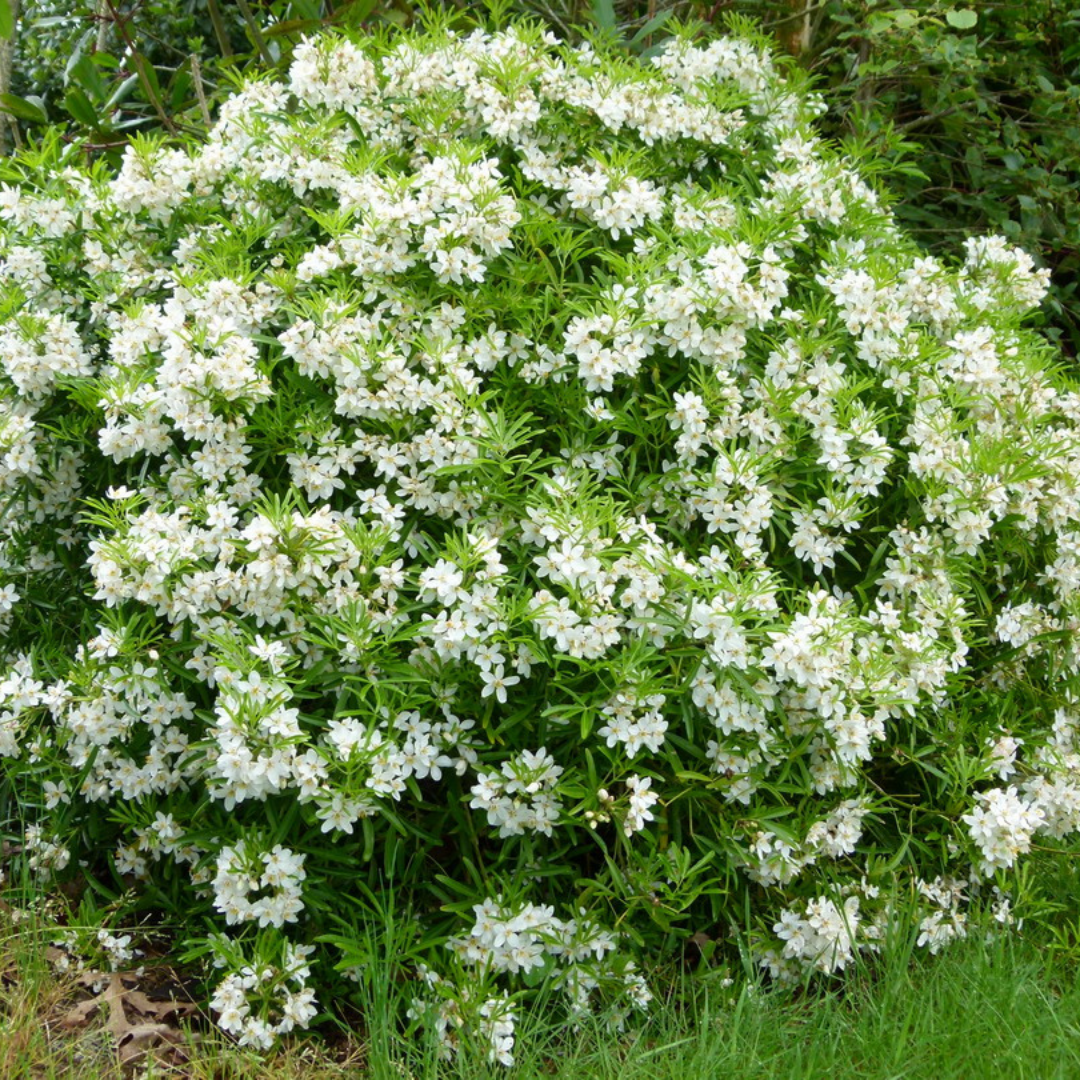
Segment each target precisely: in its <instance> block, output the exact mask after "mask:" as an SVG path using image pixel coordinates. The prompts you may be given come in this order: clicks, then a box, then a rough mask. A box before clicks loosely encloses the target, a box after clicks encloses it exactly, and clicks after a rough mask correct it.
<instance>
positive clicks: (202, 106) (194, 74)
mask: <svg viewBox="0 0 1080 1080" xmlns="http://www.w3.org/2000/svg"><path fill="white" fill-rule="evenodd" d="M191 81H192V82H193V83H194V84H195V96H196V97H197V98H198V99H199V111H200V112H201V113H202V117H203V121H204V122H205V123H206V126H207V127H210V124H211V122H212V121H211V120H210V108H209V106H208V105H207V104H206V93H205V91H204V90H203V81H202V64H200V63H199V58H198V57H197V56H196V55H195V54H194V53H192V54H191Z"/></svg>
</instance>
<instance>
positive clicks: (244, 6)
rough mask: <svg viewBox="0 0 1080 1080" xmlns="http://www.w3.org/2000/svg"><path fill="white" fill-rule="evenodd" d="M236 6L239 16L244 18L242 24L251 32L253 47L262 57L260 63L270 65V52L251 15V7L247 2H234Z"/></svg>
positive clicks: (271, 62) (243, 0)
mask: <svg viewBox="0 0 1080 1080" xmlns="http://www.w3.org/2000/svg"><path fill="white" fill-rule="evenodd" d="M236 6H237V7H238V8H239V9H240V14H241V15H243V16H244V22H246V23H247V27H248V30H250V31H251V36H252V38H253V39H254V41H255V47H256V48H257V49H258V50H259V56H261V57H262V62H263V63H264V64H266V65H267V66H270V65H272V64H273V62H274V61H273V59H272V57H271V56H270V50H269V49H267V47H266V40H265V38H263V36H262V31H261V30H260V29H259V24H258V23H257V22H256V21H255V16H254V15H252V13H251V6H250V5H249V4H248V2H247V0H236Z"/></svg>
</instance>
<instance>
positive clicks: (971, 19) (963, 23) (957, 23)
mask: <svg viewBox="0 0 1080 1080" xmlns="http://www.w3.org/2000/svg"><path fill="white" fill-rule="evenodd" d="M945 21H946V22H947V23H948V24H949V25H950V26H952V27H954V28H955V29H957V30H970V29H971V28H972V27H973V26H974V25H975V23H976V22H977V21H978V16H977V15H976V14H975V12H974V11H971V10H970V9H968V8H960V9H959V10H956V11H948V12H946V13H945Z"/></svg>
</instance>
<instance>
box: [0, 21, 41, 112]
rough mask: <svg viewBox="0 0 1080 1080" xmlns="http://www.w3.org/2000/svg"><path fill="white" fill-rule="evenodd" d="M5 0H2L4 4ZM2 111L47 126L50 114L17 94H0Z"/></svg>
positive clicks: (0, 108)
mask: <svg viewBox="0 0 1080 1080" xmlns="http://www.w3.org/2000/svg"><path fill="white" fill-rule="evenodd" d="M3 2H4V0H0V3H3ZM0 110H2V111H3V112H6V113H10V114H11V115H12V116H17V117H18V118H19V119H20V120H26V121H28V122H29V123H31V124H47V123H48V122H49V116H48V113H46V112H45V109H44V108H43V107H42V106H41V105H38V104H35V102H34V101H32V100H31V99H29V98H21V97H18V96H16V95H15V94H0Z"/></svg>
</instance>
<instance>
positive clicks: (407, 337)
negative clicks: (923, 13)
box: [0, 24, 1080, 1062]
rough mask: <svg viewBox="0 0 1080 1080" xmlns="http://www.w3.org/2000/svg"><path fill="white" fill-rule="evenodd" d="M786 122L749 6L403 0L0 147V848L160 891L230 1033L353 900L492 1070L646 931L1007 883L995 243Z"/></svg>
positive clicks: (1007, 457)
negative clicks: (171, 127)
mask: <svg viewBox="0 0 1080 1080" xmlns="http://www.w3.org/2000/svg"><path fill="white" fill-rule="evenodd" d="M819 111H820V103H819V102H818V101H817V100H816V99H815V98H814V97H813V96H812V95H810V94H808V93H807V92H806V91H805V89H804V88H803V87H802V86H801V85H799V83H798V81H797V80H796V79H795V77H794V76H792V75H790V74H788V75H785V73H784V71H783V70H782V69H781V68H779V67H778V66H777V62H776V61H774V60H773V59H771V58H770V56H769V54H768V52H767V50H766V49H765V48H764V47H763V46H762V44H761V43H760V42H759V41H757V40H755V39H754V38H753V37H752V35H748V33H747V31H746V30H745V28H742V29H741V32H740V34H739V35H737V36H733V37H726V38H721V39H718V40H713V41H710V42H706V43H700V42H695V41H694V40H693V39H692V37H691V35H690V34H689V33H688V32H682V33H680V34H679V35H678V36H676V37H675V38H674V39H673V40H672V41H670V42H669V43H668V44H667V46H666V48H665V49H664V50H663V51H662V52H661V53H660V54H659V55H657V56H655V57H654V58H653V59H652V60H650V61H638V60H631V59H628V58H627V57H625V56H623V55H620V54H618V53H616V52H612V51H606V50H605V49H604V48H602V47H600V46H596V47H594V46H590V45H584V46H581V47H573V48H571V47H568V46H565V45H561V44H560V43H559V42H558V41H556V40H555V39H554V38H552V37H551V36H550V35H548V34H546V33H544V32H543V31H542V30H541V29H540V28H538V27H535V26H532V25H528V24H522V25H518V26H516V27H514V28H512V29H510V30H503V31H499V32H493V33H486V32H481V31H477V32H475V33H470V34H468V35H462V34H453V33H451V32H449V31H447V30H446V29H445V28H442V27H439V26H432V27H430V28H429V29H428V30H426V31H425V32H423V33H419V32H417V33H410V34H407V35H406V34H395V35H390V36H387V37H386V38H385V39H382V38H380V39H374V40H363V41H361V40H351V39H349V38H346V37H335V36H324V37H319V38H317V39H313V40H310V41H308V42H307V43H306V44H304V45H303V46H302V47H301V48H299V49H297V51H296V55H295V59H294V62H293V64H292V67H291V70H290V73H289V76H288V81H287V82H280V81H273V80H271V79H256V80H255V81H251V82H248V83H247V84H246V85H245V86H244V87H243V88H242V89H240V90H239V91H238V92H237V93H236V94H235V96H233V97H232V98H231V99H230V100H229V101H227V102H226V104H225V105H224V107H223V108H222V111H221V116H220V118H219V120H218V122H217V124H216V126H215V127H214V128H213V130H212V131H211V132H210V133H209V134H208V135H207V136H206V137H205V138H204V139H202V140H201V141H199V142H197V143H194V144H192V145H184V146H175V145H165V144H163V143H161V142H159V141H152V140H141V141H137V142H136V143H135V144H134V145H133V146H132V147H131V149H130V150H129V151H128V153H127V154H126V157H125V160H124V164H123V167H122V169H121V170H120V171H119V173H118V174H117V175H115V176H113V175H110V174H109V173H108V172H107V170H106V169H105V168H104V167H102V166H98V167H94V168H89V169H87V168H85V167H83V166H82V165H81V164H78V163H77V162H76V161H75V160H74V159H73V158H72V157H71V153H70V152H69V151H68V150H67V149H65V148H64V147H63V145H62V144H61V143H60V141H59V140H53V141H48V140H47V141H46V142H45V143H44V144H43V145H42V146H41V147H40V148H38V149H37V150H35V151H32V152H30V153H27V154H26V155H24V156H23V157H22V158H20V159H17V160H15V161H13V162H11V163H9V164H8V165H6V166H4V168H5V169H6V176H7V181H6V182H5V183H4V184H3V186H2V188H0V221H2V225H3V229H2V245H3V246H2V260H3V262H2V267H3V298H2V303H3V311H4V321H3V325H2V328H0V369H2V398H0V453H2V459H0V461H2V466H0V489H2V491H3V498H4V507H5V513H4V516H3V520H2V528H3V541H4V542H3V548H2V581H3V586H2V589H0V609H2V610H3V620H4V624H3V631H4V634H5V639H4V640H5V642H6V643H7V649H8V656H7V661H6V665H7V666H6V673H5V674H4V676H3V679H2V682H0V697H2V710H3V711H2V712H0V755H2V756H3V757H2V760H3V761H4V765H5V768H6V770H7V776H8V778H9V783H10V784H11V785H12V786H13V789H14V790H15V791H16V793H17V795H18V798H19V800H20V804H21V806H22V810H23V813H24V814H29V815H30V817H31V819H32V820H31V822H30V824H29V831H27V832H26V834H25V836H23V837H22V838H21V839H22V843H23V852H22V856H21V857H22V858H23V859H25V861H26V864H27V867H28V868H29V869H30V870H32V871H33V872H34V873H35V874H37V875H39V876H41V877H42V878H43V879H47V878H48V877H49V876H50V875H64V874H71V873H73V872H74V870H75V869H76V868H77V867H83V868H84V869H85V870H86V871H88V872H91V873H95V874H97V875H99V876H104V877H105V878H108V877H110V876H111V878H112V880H113V881H114V882H118V883H119V884H121V885H122V886H124V887H131V888H133V889H134V895H135V896H136V897H141V900H140V901H139V902H141V903H144V904H148V905H151V906H157V907H159V908H164V909H165V910H171V911H172V912H173V913H174V914H183V916H184V919H185V920H186V921H185V926H186V931H187V937H188V941H189V944H191V945H192V946H193V947H194V948H199V947H202V948H205V949H206V950H208V951H210V950H212V952H213V955H214V958H215V962H216V963H217V965H218V967H219V968H220V969H221V973H220V978H219V980H218V983H217V985H216V989H215V990H214V992H213V1002H212V1004H213V1007H214V1009H215V1010H217V1013H218V1016H219V1021H220V1023H221V1025H222V1026H223V1027H224V1028H225V1029H226V1030H227V1031H230V1032H233V1033H235V1034H236V1035H238V1036H239V1038H240V1040H241V1041H242V1042H244V1043H247V1044H250V1045H254V1046H259V1047H265V1046H267V1045H269V1044H270V1042H271V1041H272V1039H273V1038H274V1036H275V1035H276V1034H277V1033H280V1032H285V1031H289V1030H291V1029H292V1028H293V1027H294V1026H302V1025H304V1024H306V1023H308V1022H309V1021H310V1020H312V1019H313V1017H314V1015H315V1013H316V1009H317V1005H316V998H318V999H319V1000H321V1001H322V1003H323V1006H324V1007H325V1004H326V1001H327V1000H328V996H330V995H335V996H340V997H344V996H345V994H346V990H345V989H343V988H344V987H347V986H348V985H349V984H348V978H349V977H353V978H357V979H361V980H362V979H363V978H364V972H365V968H364V964H365V958H364V954H363V951H362V950H361V949H359V948H358V947H356V946H355V941H356V935H357V933H358V927H359V926H360V925H361V923H362V921H363V919H364V918H366V917H368V916H369V915H370V913H371V911H372V910H373V908H372V904H373V903H376V902H381V901H380V898H385V896H386V895H387V894H388V891H392V892H393V895H394V896H395V897H396V903H397V904H398V905H400V906H402V907H403V908H405V909H406V910H407V911H408V912H409V913H410V914H411V916H414V917H415V925H416V933H415V938H414V942H413V946H412V947H411V950H407V951H406V954H404V955H402V956H400V957H398V958H397V959H398V961H399V962H400V963H401V964H402V965H403V966H404V967H405V968H406V969H407V970H408V972H409V973H410V974H411V975H412V976H413V977H414V978H415V979H416V991H415V994H414V995H413V996H414V997H415V1003H414V1006H413V1010H412V1015H413V1016H414V1017H415V1018H416V1019H417V1021H423V1022H426V1023H429V1024H431V1025H433V1027H434V1028H435V1030H437V1032H438V1033H439V1036H440V1038H441V1039H442V1041H443V1044H444V1046H445V1048H446V1050H447V1052H452V1051H453V1050H454V1048H455V1047H457V1046H458V1045H459V1044H461V1042H462V1040H466V1039H474V1038H475V1039H479V1040H481V1041H482V1042H484V1043H485V1044H486V1045H487V1046H489V1047H490V1054H491V1056H492V1059H493V1060H499V1061H504V1062H508V1061H510V1059H511V1055H512V1049H513V1038H514V1036H513V1030H514V1016H515V1011H514V1010H515V1008H516V1002H517V996H518V995H519V994H521V993H524V992H527V989H528V988H529V987H535V986H538V985H540V984H541V983H549V984H550V985H552V986H553V987H554V988H556V989H559V990H561V991H563V992H565V1001H566V1003H567V1007H568V1009H569V1010H570V1011H571V1013H576V1014H580V1013H581V1012H582V1011H584V1010H587V1009H593V1008H599V1007H601V1006H603V1007H606V1008H609V1009H611V1010H612V1015H614V1016H615V1017H616V1018H618V1017H620V1016H622V1015H624V1014H625V1012H626V1011H627V1010H628V1009H630V1008H632V1007H640V1008H645V1007H646V1006H647V1004H648V1001H649V996H650V992H649V988H648V985H647V980H646V979H645V978H644V977H643V974H642V962H643V961H644V962H645V963H652V962H653V961H655V960H659V959H661V958H662V957H663V956H664V954H665V951H670V950H671V948H672V945H673V943H676V942H678V941H679V940H680V936H682V937H685V936H688V935H689V934H690V933H693V932H694V931H700V930H702V929H704V930H706V931H708V932H709V933H710V934H711V935H714V936H723V935H724V934H726V933H727V932H728V930H729V928H731V927H733V926H734V927H736V928H738V929H740V930H741V931H742V940H743V941H745V942H746V943H747V946H748V948H750V949H751V951H752V953H753V956H754V958H755V960H756V961H757V962H758V963H760V964H761V965H763V966H764V967H766V968H768V969H769V970H770V971H771V972H772V973H773V974H774V975H775V976H778V977H797V976H799V974H800V973H801V972H804V971H813V970H818V971H821V972H826V973H829V972H837V971H841V970H842V969H844V968H845V967H846V966H847V965H849V964H850V963H851V962H852V961H853V959H854V958H855V957H856V956H857V955H858V954H859V953H865V952H872V951H874V950H876V949H878V948H880V947H881V944H882V942H883V940H884V939H885V937H886V935H887V934H889V933H891V932H894V931H897V930H900V931H904V930H909V931H910V932H911V933H913V934H917V935H918V940H919V942H920V944H922V945H925V946H927V947H929V948H931V949H933V950H935V951H936V950H937V949H939V948H940V947H941V946H942V945H943V944H945V943H947V942H948V941H949V940H951V939H952V938H955V937H957V936H962V935H963V934H964V933H965V932H966V926H967V920H968V911H969V908H970V906H971V903H972V901H973V900H974V899H976V898H981V899H980V901H979V902H980V904H982V903H983V902H984V901H985V903H986V904H987V905H990V904H992V905H994V911H995V913H996V915H997V917H998V918H999V920H1000V921H1002V922H1007V921H1008V920H1009V919H1011V918H1012V916H1011V915H1010V904H1013V903H1015V902H1016V899H1017V896H1018V895H1019V894H1015V893H1014V895H1013V896H1012V897H1010V896H1009V895H1008V890H1009V888H1010V887H1012V888H1013V889H1014V890H1015V881H1016V878H1015V870H1014V867H1015V864H1016V860H1017V858H1018V856H1019V855H1021V854H1023V853H1024V852H1026V851H1028V850H1029V849H1030V848H1031V846H1032V844H1033V842H1034V841H1035V840H1036V838H1039V839H1041V840H1043V842H1044V843H1045V841H1046V839H1047V838H1060V837H1064V836H1066V835H1067V834H1068V833H1070V832H1072V831H1074V830H1075V829H1076V828H1077V827H1078V825H1080V751H1078V738H1077V730H1078V725H1080V705H1078V689H1080V688H1078V684H1077V670H1078V668H1077V665H1078V660H1077V652H1076V644H1075V642H1076V637H1075V630H1076V627H1077V611H1078V590H1080V498H1078V490H1080V488H1078V485H1080V394H1078V393H1077V391H1076V388H1075V384H1074V382H1073V381H1071V380H1070V378H1068V377H1067V376H1066V375H1065V374H1064V373H1063V372H1061V371H1060V370H1059V369H1058V368H1057V367H1056V366H1055V357H1054V355H1053V354H1052V352H1051V351H1050V350H1049V349H1048V347H1047V346H1046V344H1045V343H1044V342H1043V341H1042V339H1040V338H1039V337H1038V336H1036V335H1035V334H1034V333H1032V332H1031V331H1027V330H1024V329H1022V328H1021V323H1022V321H1023V318H1024V316H1025V314H1026V313H1027V312H1029V311H1031V309H1032V308H1033V307H1034V306H1035V305H1037V304H1038V302H1039V299H1040V297H1041V296H1042V295H1043V293H1044V292H1045V289H1046V287H1047V280H1046V274H1045V272H1043V271H1038V270H1035V269H1034V267H1033V265H1032V262H1031V260H1030V259H1029V258H1028V257H1027V256H1025V255H1024V254H1023V253H1022V252H1020V251H1018V250H1016V249H1013V248H1010V247H1008V246H1007V245H1006V244H1005V243H1004V242H1003V241H1001V240H998V239H973V240H970V241H969V242H968V243H967V244H966V246H965V253H964V260H963V263H962V264H961V265H959V266H956V267H947V266H945V265H943V264H942V263H940V262H938V261H936V260H934V259H932V258H925V257H922V256H921V255H920V253H919V252H918V250H917V249H916V248H915V247H914V245H913V244H912V243H911V242H910V241H909V240H908V239H906V238H905V236H904V235H903V234H902V233H900V232H899V231H898V230H897V229H896V228H895V226H894V225H893V223H892V220H891V218H890V216H889V213H888V211H887V209H886V208H884V207H883V206H882V205H881V204H880V202H879V199H878V196H877V195H876V193H875V191H874V189H873V188H872V187H871V186H869V185H868V184H867V182H865V181H864V180H863V179H862V178H860V174H859V172H858V170H857V169H856V168H855V166H854V165H853V163H852V162H850V161H846V160H845V159H844V158H842V157H841V156H839V155H838V154H837V153H836V152H835V151H834V150H832V149H830V148H829V147H828V146H826V145H823V144H822V142H821V141H820V140H819V139H818V138H817V137H816V136H815V133H814V127H813V122H814V117H815V116H816V115H817V114H818V112H819ZM106 853H107V854H106ZM1020 899H1022V897H1020ZM747 918H749V920H750V923H749V925H748V924H747V921H746V920H747ZM200 942H201V943H202V944H201V946H200V944H199V943H200Z"/></svg>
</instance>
